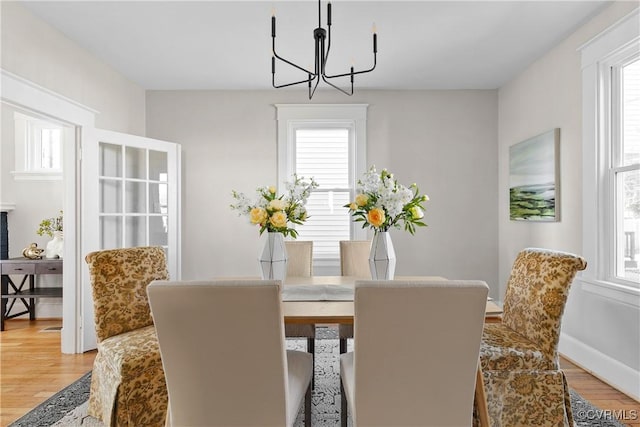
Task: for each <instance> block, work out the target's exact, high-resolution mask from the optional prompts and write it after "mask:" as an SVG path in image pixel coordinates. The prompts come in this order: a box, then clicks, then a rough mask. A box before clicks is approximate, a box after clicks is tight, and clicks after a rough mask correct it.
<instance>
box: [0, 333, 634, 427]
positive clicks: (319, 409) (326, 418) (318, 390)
mask: <svg viewBox="0 0 640 427" xmlns="http://www.w3.org/2000/svg"><path fill="white" fill-rule="evenodd" d="M317 335H318V338H319V339H318V340H316V364H315V379H316V382H315V389H314V391H313V400H312V406H311V417H312V418H311V424H312V425H313V426H332V427H335V426H339V425H340V367H339V362H338V358H339V350H338V340H337V339H335V337H336V332H335V330H334V329H332V328H318V331H317ZM351 346H352V343H351V342H350V343H349V350H351V349H352V348H351ZM287 349H289V350H303V351H304V350H306V340H287ZM90 382H91V372H88V373H87V374H86V375H84V376H83V377H82V378H80V379H79V380H78V381H76V382H74V383H73V384H71V385H70V386H68V387H66V388H64V389H63V390H61V391H60V392H58V393H56V394H55V395H54V396H52V397H50V398H49V399H47V400H46V401H45V402H44V403H42V404H40V405H39V406H38V407H36V408H35V409H33V410H32V411H30V412H29V413H27V414H26V415H24V416H23V417H22V418H20V419H18V420H17V421H15V422H14V423H13V424H11V425H9V427H104V425H103V424H102V423H101V422H100V421H98V420H97V419H95V418H93V417H90V416H88V415H87V400H88V399H89V384H90ZM571 407H572V409H573V415H574V418H575V422H576V426H577V427H586V426H589V427H624V426H623V424H620V423H619V422H617V421H616V420H613V419H611V414H608V415H609V418H607V412H603V411H602V410H599V409H598V408H596V407H595V406H593V405H592V404H591V403H589V402H588V401H587V400H585V399H583V398H582V397H581V396H580V395H579V394H578V393H576V392H575V391H573V390H571ZM303 425H304V423H303V414H302V410H301V411H300V414H299V415H298V418H297V420H296V424H295V427H302V426H303ZM349 425H351V422H349Z"/></svg>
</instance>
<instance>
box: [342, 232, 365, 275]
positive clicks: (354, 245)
mask: <svg viewBox="0 0 640 427" xmlns="http://www.w3.org/2000/svg"><path fill="white" fill-rule="evenodd" d="M370 251H371V241H370V240H341V241H340V274H341V275H342V276H355V277H362V278H371V270H370V269H369V252H370Z"/></svg>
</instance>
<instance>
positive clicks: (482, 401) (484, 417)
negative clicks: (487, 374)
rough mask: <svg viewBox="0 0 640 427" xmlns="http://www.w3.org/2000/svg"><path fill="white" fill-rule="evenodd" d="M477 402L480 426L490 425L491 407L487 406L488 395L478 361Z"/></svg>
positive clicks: (486, 426)
mask: <svg viewBox="0 0 640 427" xmlns="http://www.w3.org/2000/svg"><path fill="white" fill-rule="evenodd" d="M475 396H476V404H477V409H478V417H479V418H480V427H489V409H488V408H487V396H486V394H485V392H484V380H483V378H482V368H481V367H480V361H478V370H477V371H476V393H475Z"/></svg>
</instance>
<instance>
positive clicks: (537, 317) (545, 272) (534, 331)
mask: <svg viewBox="0 0 640 427" xmlns="http://www.w3.org/2000/svg"><path fill="white" fill-rule="evenodd" d="M586 267H587V262H586V261H585V260H584V258H582V257H580V256H578V255H574V254H570V253H566V252H559V251H551V250H547V249H538V248H527V249H524V250H523V251H522V252H520V253H519V254H518V256H517V257H516V260H515V262H514V263H513V268H512V269H511V276H510V277H509V282H508V283H507V292H506V295H505V298H504V314H503V317H502V323H503V324H504V325H505V326H507V327H509V328H511V329H513V330H514V331H516V332H517V333H519V334H520V335H523V336H524V337H526V338H527V339H529V340H530V341H532V342H534V343H535V344H536V345H537V347H538V348H539V349H540V350H541V351H542V352H543V353H544V355H545V356H546V357H548V358H549V360H556V358H557V348H558V340H559V339H560V322H561V320H562V313H563V312H564V307H565V303H566V302H567V296H568V295H569V287H570V286H571V282H572V281H573V278H574V277H575V275H576V273H577V272H578V271H580V270H584V269H585V268H586Z"/></svg>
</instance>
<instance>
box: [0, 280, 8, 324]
mask: <svg viewBox="0 0 640 427" xmlns="http://www.w3.org/2000/svg"><path fill="white" fill-rule="evenodd" d="M1 280H2V284H1V289H0V292H1V293H2V295H6V294H7V293H9V278H7V277H6V276H5V275H2V279H1ZM0 301H1V304H0V331H4V318H5V317H6V316H7V299H6V298H4V297H3V298H0Z"/></svg>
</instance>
